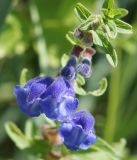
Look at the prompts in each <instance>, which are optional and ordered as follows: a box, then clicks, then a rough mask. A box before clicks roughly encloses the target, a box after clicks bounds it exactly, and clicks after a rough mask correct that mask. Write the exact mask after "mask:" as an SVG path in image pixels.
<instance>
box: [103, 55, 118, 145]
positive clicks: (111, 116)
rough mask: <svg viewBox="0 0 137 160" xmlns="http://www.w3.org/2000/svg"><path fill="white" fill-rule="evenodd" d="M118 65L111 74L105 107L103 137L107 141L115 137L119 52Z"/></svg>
mask: <svg viewBox="0 0 137 160" xmlns="http://www.w3.org/2000/svg"><path fill="white" fill-rule="evenodd" d="M118 58H119V65H118V67H117V69H115V70H114V71H113V73H112V75H111V80H110V89H109V98H108V107H107V117H106V124H105V130H104V138H105V139H106V140H107V141H108V142H110V143H111V142H113V141H114V137H115V130H116V124H117V117H118V107H119V93H120V75H121V68H120V54H119V57H118Z"/></svg>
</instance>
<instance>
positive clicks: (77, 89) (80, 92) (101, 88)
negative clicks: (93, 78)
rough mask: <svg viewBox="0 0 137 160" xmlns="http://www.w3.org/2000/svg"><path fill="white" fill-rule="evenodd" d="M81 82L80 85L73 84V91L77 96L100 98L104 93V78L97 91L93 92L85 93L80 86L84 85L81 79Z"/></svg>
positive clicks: (105, 86)
mask: <svg viewBox="0 0 137 160" xmlns="http://www.w3.org/2000/svg"><path fill="white" fill-rule="evenodd" d="M79 81H80V80H79ZM81 81H82V82H81V83H78V82H77V83H75V85H74V89H75V92H76V93H77V94H78V95H83V96H85V95H92V96H101V95H103V94H104V93H105V91H106V89H107V79H106V78H103V79H102V80H101V81H100V82H99V84H100V86H99V88H98V89H97V90H94V91H85V90H84V89H83V88H82V87H81V86H82V85H84V83H85V82H84V80H83V79H82V80H81Z"/></svg>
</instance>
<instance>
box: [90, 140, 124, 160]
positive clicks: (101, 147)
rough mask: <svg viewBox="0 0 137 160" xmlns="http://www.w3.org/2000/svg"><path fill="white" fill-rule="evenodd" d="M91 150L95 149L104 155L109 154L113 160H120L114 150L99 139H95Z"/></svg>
mask: <svg viewBox="0 0 137 160" xmlns="http://www.w3.org/2000/svg"><path fill="white" fill-rule="evenodd" d="M92 148H93V149H95V150H100V151H105V152H106V153H108V154H110V155H111V157H112V158H113V159H115V160H118V159H121V157H120V156H119V155H118V153H117V152H116V151H115V150H114V148H113V147H112V146H111V145H109V144H108V143H107V142H106V141H105V140H103V139H102V138H100V137H97V141H96V143H95V144H94V145H93V146H92Z"/></svg>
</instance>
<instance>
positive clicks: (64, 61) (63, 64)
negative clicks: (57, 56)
mask: <svg viewBox="0 0 137 160" xmlns="http://www.w3.org/2000/svg"><path fill="white" fill-rule="evenodd" d="M68 60H69V56H68V55H67V54H63V56H62V57H61V65H62V67H64V66H65V65H66V64H67V62H68Z"/></svg>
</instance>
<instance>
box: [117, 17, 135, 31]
mask: <svg viewBox="0 0 137 160" xmlns="http://www.w3.org/2000/svg"><path fill="white" fill-rule="evenodd" d="M115 23H116V26H117V31H118V32H119V33H126V34H131V33H133V31H132V26H131V25H130V24H128V23H126V22H124V21H122V20H119V19H117V20H115Z"/></svg>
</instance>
